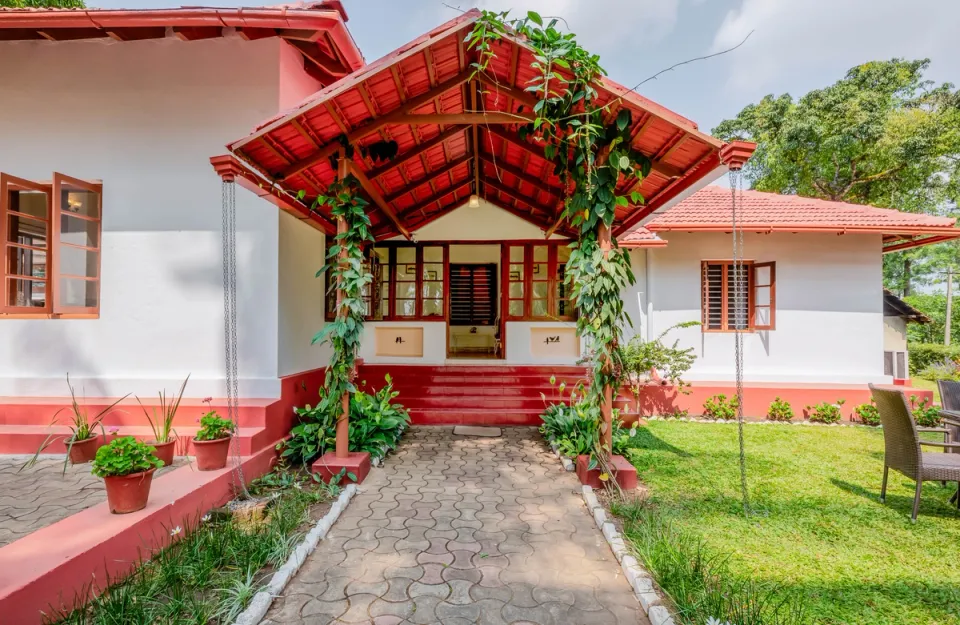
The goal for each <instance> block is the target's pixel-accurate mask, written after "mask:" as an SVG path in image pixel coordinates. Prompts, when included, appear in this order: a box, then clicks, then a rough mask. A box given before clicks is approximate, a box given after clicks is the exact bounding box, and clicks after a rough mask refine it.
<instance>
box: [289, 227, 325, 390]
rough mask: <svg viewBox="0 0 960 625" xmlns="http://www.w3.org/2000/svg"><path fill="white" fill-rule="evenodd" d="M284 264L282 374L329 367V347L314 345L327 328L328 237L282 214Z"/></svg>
mask: <svg viewBox="0 0 960 625" xmlns="http://www.w3.org/2000/svg"><path fill="white" fill-rule="evenodd" d="M279 215H280V252H279V253H280V263H279V301H278V305H279V310H278V332H279V336H278V344H279V349H280V353H279V356H278V359H279V362H278V363H277V366H278V375H280V376H285V375H291V374H294V373H299V372H301V371H309V370H311V369H317V368H319V367H325V366H327V365H328V364H329V363H330V353H331V350H330V346H329V345H320V344H317V345H311V341H312V339H313V337H314V335H315V334H316V333H317V332H319V331H320V329H321V328H323V326H324V315H323V311H324V301H325V298H324V291H323V285H324V280H323V276H320V277H319V278H318V277H316V274H317V270H318V269H320V268H321V267H323V265H324V256H325V254H326V250H325V248H324V235H323V233H322V232H320V231H319V230H316V229H315V228H311V227H310V226H308V225H307V224H305V223H303V222H302V221H300V220H299V219H297V218H296V217H294V216H293V215H291V214H289V213H287V212H284V211H279Z"/></svg>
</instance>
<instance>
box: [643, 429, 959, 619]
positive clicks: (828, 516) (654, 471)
mask: <svg viewBox="0 0 960 625" xmlns="http://www.w3.org/2000/svg"><path fill="white" fill-rule="evenodd" d="M638 436H639V437H640V438H641V440H640V444H639V447H637V448H634V449H631V450H630V451H629V452H628V454H627V457H628V458H629V460H630V461H631V462H632V463H633V464H634V465H635V466H636V467H637V469H638V471H639V473H640V477H641V479H642V481H643V482H644V483H645V484H646V485H647V486H649V487H650V490H651V501H652V503H654V504H655V506H656V508H657V510H658V511H659V512H660V515H661V516H662V517H664V518H666V519H669V520H671V521H673V522H674V523H675V524H676V525H677V526H678V527H679V528H680V529H682V530H685V531H687V532H689V533H691V534H694V535H696V536H699V537H701V538H702V539H703V540H704V542H705V544H706V545H707V547H708V548H709V549H711V550H713V551H715V552H717V553H720V554H723V555H729V557H730V560H729V564H730V567H731V571H732V572H733V573H734V574H735V575H738V576H742V577H743V578H746V579H751V580H755V581H759V582H775V583H777V584H779V585H780V586H781V587H783V588H784V589H785V590H788V591H794V592H798V593H801V594H802V596H803V597H804V598H805V601H804V605H805V606H806V616H805V621H806V622H808V623H817V624H829V625H834V624H836V625H839V624H844V625H854V624H856V625H881V624H889V625H893V624H897V625H908V624H909V625H921V624H923V625H933V624H938V625H939V624H947V623H952V624H957V623H960V512H958V511H957V510H956V508H953V507H950V506H948V505H947V500H948V499H949V498H950V495H951V494H952V493H953V490H951V489H955V488H956V485H952V486H949V487H947V488H944V487H942V486H941V485H940V484H939V483H929V484H926V485H925V486H924V490H923V499H922V501H921V505H920V517H919V519H918V521H917V523H916V525H913V524H911V523H910V507H911V505H912V501H913V491H914V486H913V483H912V482H909V481H908V480H907V479H905V478H903V477H902V476H900V475H899V474H895V473H893V472H891V474H890V483H889V486H888V490H887V503H886V504H881V503H880V502H879V490H880V480H881V477H882V474H883V435H882V433H881V432H880V431H878V430H870V429H867V428H839V427H838V428H825V427H797V426H790V425H764V426H759V425H748V426H747V427H746V428H745V436H746V448H747V467H748V480H749V492H750V497H751V500H752V501H751V503H752V506H753V509H754V514H753V515H752V516H751V517H749V518H745V517H744V514H743V510H742V507H741V503H740V495H739V471H738V459H739V453H738V447H737V429H736V426H734V425H724V424H695V423H685V422H663V421H654V422H651V423H650V425H649V427H648V428H641V429H640V433H639V434H638ZM929 449H930V450H934V449H935V448H929Z"/></svg>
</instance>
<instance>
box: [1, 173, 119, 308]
mask: <svg viewBox="0 0 960 625" xmlns="http://www.w3.org/2000/svg"><path fill="white" fill-rule="evenodd" d="M64 185H67V186H69V187H73V188H77V189H82V190H86V191H90V192H92V193H95V194H96V195H97V217H96V218H91V217H87V216H80V215H76V214H73V213H70V216H71V218H78V219H82V220H85V221H91V222H94V223H96V224H97V230H96V234H97V246H96V247H95V248H90V247H86V246H77V245H74V244H64V245H67V246H68V247H76V248H78V249H84V250H86V251H92V252H94V253H96V255H97V262H96V276H94V277H89V276H66V277H67V278H68V279H77V280H86V281H91V282H95V283H96V302H97V303H96V306H63V305H61V304H60V302H59V298H60V294H61V293H60V279H61V273H60V271H59V267H60V246H61V242H60V217H61V215H60V213H61V212H62V209H61V206H60V202H61V199H60V190H61V189H62V187H63V186H64ZM10 190H24V191H37V192H41V193H45V194H46V196H47V217H46V225H47V248H46V250H45V251H46V254H47V268H46V275H45V276H44V278H43V279H40V278H36V277H33V276H30V277H29V279H30V280H32V281H35V282H43V283H44V284H45V287H44V294H45V296H46V302H45V305H44V306H43V307H42V308H41V307H25V306H11V305H8V304H7V299H6V297H7V296H6V288H7V286H6V285H7V281H8V279H9V278H10V275H8V273H7V261H8V257H7V249H8V247H9V246H10V243H9V241H7V238H8V232H7V230H8V228H9V221H10V220H9V216H10V212H11V211H10V208H9V201H10V195H9V191H10ZM0 241H2V248H0V251H2V252H3V265H2V266H0V281H2V282H3V288H4V296H3V297H4V298H3V300H2V301H0V318H4V319H97V318H99V317H100V303H101V288H100V280H101V277H102V276H101V270H102V264H103V260H102V259H103V184H102V183H100V182H91V181H88V180H82V179H80V178H74V177H72V176H67V175H65V174H61V173H57V172H54V174H53V181H52V183H51V182H35V181H32V180H27V179H24V178H18V177H16V176H12V175H10V174H6V173H2V172H0ZM14 247H22V246H18V245H14ZM23 278H24V279H25V278H27V277H26V276H23Z"/></svg>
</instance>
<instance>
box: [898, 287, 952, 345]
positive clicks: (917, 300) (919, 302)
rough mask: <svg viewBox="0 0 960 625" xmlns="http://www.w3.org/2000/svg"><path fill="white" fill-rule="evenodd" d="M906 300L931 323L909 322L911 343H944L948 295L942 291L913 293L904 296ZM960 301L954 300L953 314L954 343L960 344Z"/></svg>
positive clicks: (908, 328) (908, 338)
mask: <svg viewBox="0 0 960 625" xmlns="http://www.w3.org/2000/svg"><path fill="white" fill-rule="evenodd" d="M904 301H905V302H906V303H908V304H910V305H911V306H913V307H914V308H916V309H917V310H919V311H920V312H922V313H923V314H925V315H926V316H927V317H929V318H930V323H908V324H907V340H908V341H909V342H911V343H943V338H944V329H945V326H946V319H947V313H946V311H947V296H946V295H944V294H942V293H924V294H918V295H911V296H909V297H906V298H904ZM958 304H960V302H957V301H954V306H953V314H952V315H951V317H952V319H951V325H952V329H953V332H951V333H950V334H951V336H950V338H951V341H950V343H951V344H952V345H958V346H960V331H958V329H960V305H958Z"/></svg>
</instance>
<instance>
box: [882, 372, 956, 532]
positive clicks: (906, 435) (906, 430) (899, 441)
mask: <svg viewBox="0 0 960 625" xmlns="http://www.w3.org/2000/svg"><path fill="white" fill-rule="evenodd" d="M870 392H871V394H872V395H873V400H874V401H875V402H876V404H877V409H878V410H879V411H880V422H881V423H882V424H883V442H884V448H885V450H884V457H883V485H882V486H881V487H880V501H881V502H884V501H886V498H887V474H888V473H889V471H890V469H893V470H894V471H898V472H900V473H902V474H903V475H905V476H906V477H908V478H910V479H912V480H915V481H916V483H917V489H916V493H915V494H914V497H913V514H912V515H911V517H910V520H911V521H913V522H916V521H917V512H918V511H919V510H920V491H921V489H922V488H923V483H924V482H933V481H936V482H941V481H942V482H956V483H957V485H958V487H960V455H958V454H945V453H928V452H923V451H921V449H920V446H921V445H935V446H937V447H944V448H946V449H951V448H957V447H960V443H951V442H950V439H949V437H948V438H947V442H945V443H940V442H934V441H921V440H920V436H919V434H918V433H919V432H942V433H946V430H944V429H943V428H918V427H917V423H916V421H914V419H913V414H912V413H911V411H910V405H909V404H908V403H907V398H906V396H905V395H904V394H903V391H894V390H889V389H882V388H876V387H874V386H873V385H872V384H871V385H870ZM950 501H951V502H952V501H953V499H951V500H950ZM958 506H960V500H958Z"/></svg>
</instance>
